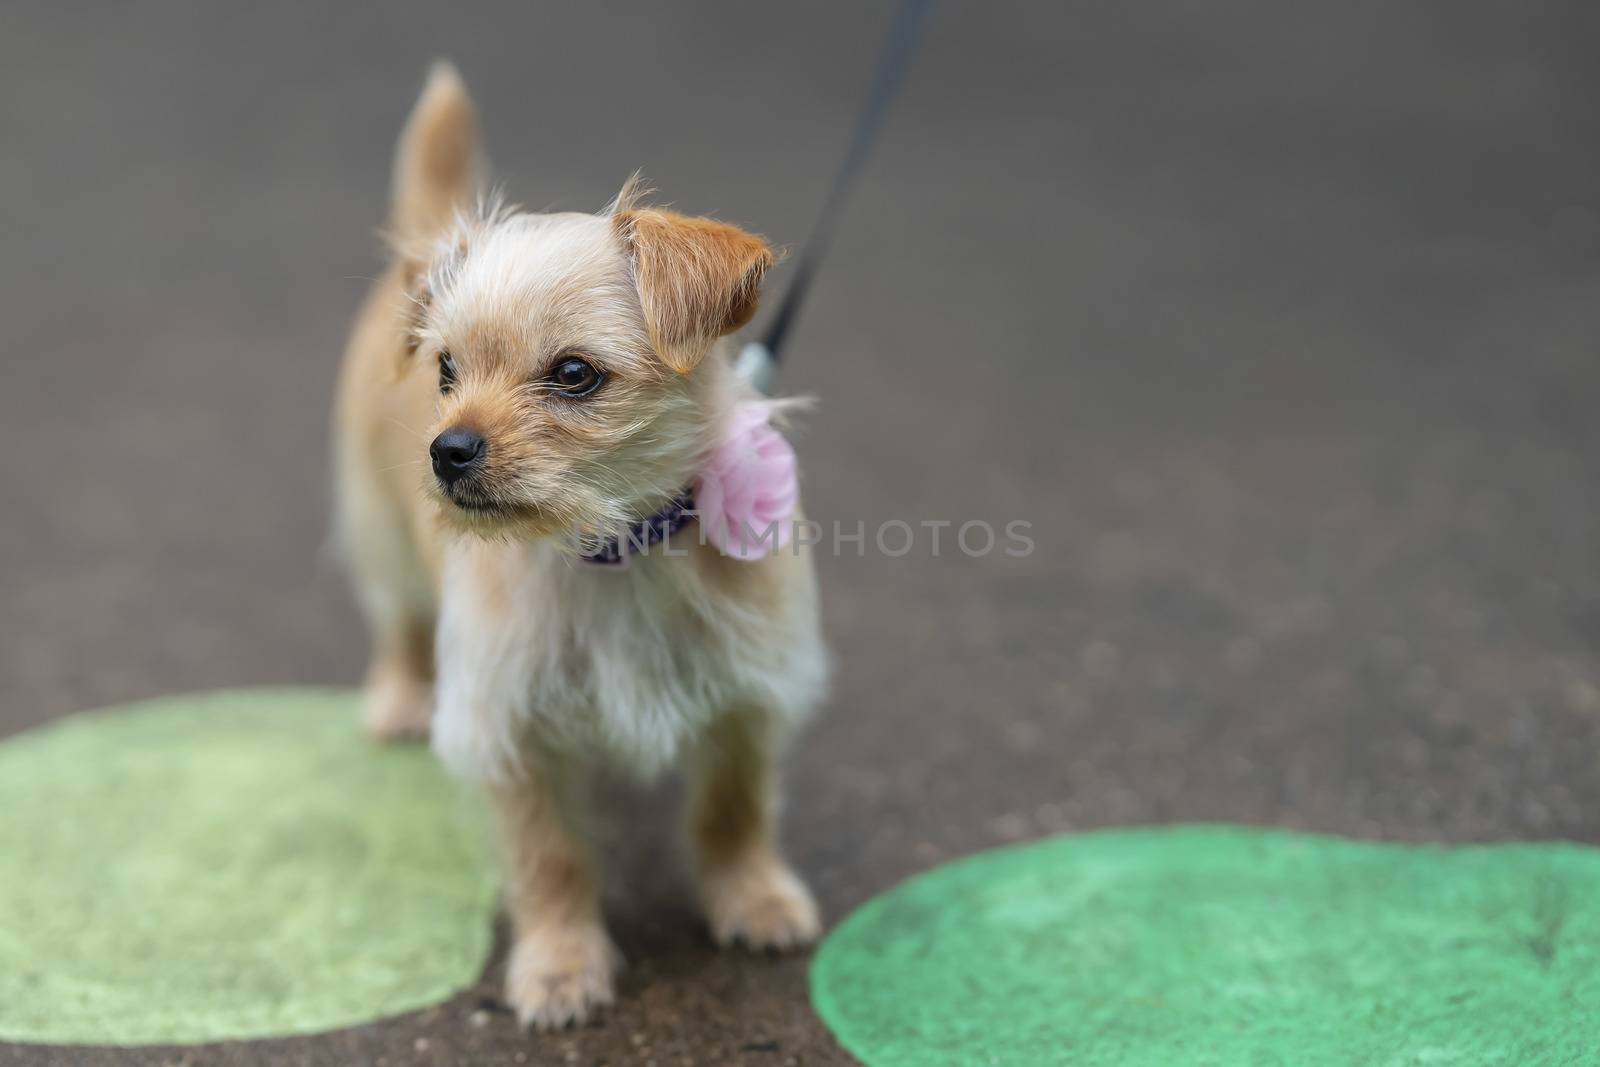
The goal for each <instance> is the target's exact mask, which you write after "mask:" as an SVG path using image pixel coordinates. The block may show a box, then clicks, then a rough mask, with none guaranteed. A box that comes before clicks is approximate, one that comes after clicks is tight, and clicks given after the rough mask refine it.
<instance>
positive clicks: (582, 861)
mask: <svg viewBox="0 0 1600 1067" xmlns="http://www.w3.org/2000/svg"><path fill="white" fill-rule="evenodd" d="M576 774H577V772H576V769H575V768H572V767H569V766H565V765H564V764H563V763H562V762H560V761H556V760H551V759H545V760H541V761H540V762H539V763H538V764H537V765H536V766H534V767H532V768H530V770H529V771H528V772H527V773H526V775H525V776H524V777H522V778H521V779H519V780H518V781H516V782H514V783H510V784H503V785H498V786H495V787H493V788H492V789H491V790H490V799H491V802H492V805H493V807H494V809H495V814H496V815H497V817H498V821H499V824H500V834H501V839H502V854H503V855H504V858H505V864H506V910H507V911H508V912H509V913H510V915H511V921H512V925H513V928H514V932H515V942H514V944H513V945H512V948H511V958H510V961H509V963H508V964H507V966H506V999H507V1000H509V1001H510V1003H511V1007H512V1008H513V1009H514V1010H515V1011H516V1013H517V1018H518V1020H520V1021H521V1023H522V1024H523V1025H524V1026H530V1025H531V1026H537V1027H538V1028H539V1029H541V1030H549V1029H556V1028H559V1027H563V1026H567V1025H570V1024H578V1023H582V1022H584V1021H585V1020H586V1019H588V1018H589V1016H590V1015H591V1014H592V1013H593V1012H594V1011H595V1009H597V1008H600V1007H603V1006H605V1005H607V1004H610V1003H611V1000H612V973H613V971H614V970H615V969H616V963H617V953H616V949H615V948H613V947H612V945H611V939H610V938H609V937H607V936H606V931H605V926H604V925H603V923H602V921H601V917H600V893H599V884H598V882H597V880H596V877H595V872H594V867H593V864H592V863H591V861H590V857H589V852H588V849H587V847H586V846H585V844H584V842H583V840H582V839H581V837H580V836H579V834H578V830H577V827H576V826H575V825H574V823H575V815H576V813H575V811H574V804H573V801H574V786H575V784H576V783H574V781H573V778H574V777H575V776H576Z"/></svg>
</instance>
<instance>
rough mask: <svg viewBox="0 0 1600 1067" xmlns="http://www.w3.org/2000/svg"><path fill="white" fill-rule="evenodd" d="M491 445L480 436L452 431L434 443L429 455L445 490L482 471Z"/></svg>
mask: <svg viewBox="0 0 1600 1067" xmlns="http://www.w3.org/2000/svg"><path fill="white" fill-rule="evenodd" d="M488 451H489V445H488V442H486V441H485V440H484V439H483V436H482V435H481V434H478V433H476V432H474V431H472V430H465V429H462V428H461V427H459V426H455V427H452V428H451V429H448V430H446V431H445V432H444V433H442V434H440V435H439V436H438V437H435V438H434V439H433V444H431V445H429V446H428V455H429V456H430V457H432V459H433V474H434V477H436V478H438V479H439V481H440V482H441V483H442V484H443V485H444V487H445V488H446V489H449V488H450V487H451V486H453V485H455V484H456V483H457V482H459V481H460V480H461V479H463V478H466V477H469V476H471V475H473V474H475V473H477V471H478V470H479V469H480V468H482V466H483V457H484V453H486V452H488Z"/></svg>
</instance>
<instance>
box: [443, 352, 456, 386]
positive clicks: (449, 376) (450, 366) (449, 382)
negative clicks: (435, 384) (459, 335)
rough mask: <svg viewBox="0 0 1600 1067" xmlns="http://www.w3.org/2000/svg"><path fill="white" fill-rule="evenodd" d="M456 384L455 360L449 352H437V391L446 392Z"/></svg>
mask: <svg viewBox="0 0 1600 1067" xmlns="http://www.w3.org/2000/svg"><path fill="white" fill-rule="evenodd" d="M455 385H456V361H455V360H454V359H451V358H450V353H448V352H440V353H439V392H441V393H448V392H449V391H450V390H451V389H454V388H455Z"/></svg>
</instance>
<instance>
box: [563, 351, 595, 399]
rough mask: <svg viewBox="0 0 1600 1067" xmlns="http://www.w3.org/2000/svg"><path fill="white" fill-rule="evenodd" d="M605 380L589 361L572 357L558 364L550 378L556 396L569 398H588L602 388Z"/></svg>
mask: <svg viewBox="0 0 1600 1067" xmlns="http://www.w3.org/2000/svg"><path fill="white" fill-rule="evenodd" d="M605 380H606V376H605V375H604V374H601V373H600V372H599V371H598V370H596V369H595V368H594V367H593V366H592V365H591V364H590V363H589V362H588V361H587V360H582V359H577V358H572V357H569V358H567V359H563V360H562V361H561V362H559V363H557V364H556V365H555V369H553V370H552V371H551V372H550V378H549V381H550V384H551V385H553V386H555V388H556V395H558V396H569V397H580V396H588V395H589V394H590V393H592V392H594V391H595V390H596V389H598V388H600V383H601V382H603V381H605Z"/></svg>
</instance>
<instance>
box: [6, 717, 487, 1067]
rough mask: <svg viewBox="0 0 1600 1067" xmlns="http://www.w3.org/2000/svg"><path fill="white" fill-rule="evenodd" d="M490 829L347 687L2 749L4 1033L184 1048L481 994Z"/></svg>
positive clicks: (74, 726)
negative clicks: (376, 729)
mask: <svg viewBox="0 0 1600 1067" xmlns="http://www.w3.org/2000/svg"><path fill="white" fill-rule="evenodd" d="M485 844H486V843H485V838H484V833H483V823H482V819H481V816H480V814H479V812H478V810H477V806H476V804H475V803H474V802H473V801H472V800H471V798H470V796H469V795H468V794H466V793H465V792H463V791H462V790H461V789H459V788H458V787H457V786H456V785H455V784H454V783H452V782H450V781H449V780H448V779H447V778H446V777H445V776H444V775H443V774H442V772H440V771H439V769H438V768H437V767H436V766H435V764H434V761H433V760H432V758H431V757H430V754H429V753H428V752H427V750H426V748H425V747H422V746H410V747H404V748H380V747H378V746H375V745H373V744H372V743H370V742H368V741H367V740H366V739H365V738H364V737H363V736H362V735H361V733H360V730H359V728H358V727H357V713H356V700H355V698H354V697H353V696H352V695H351V694H349V693H346V692H334V691H324V690H307V689H277V690H271V689H266V690H240V691H229V692H219V693H212V694H202V695H195V696H185V697H173V698H169V699H163V700H156V701H151V702H149V703H144V704H138V705H133V706H130V707H127V708H120V709H110V710H107V711H103V712H96V713H93V714H85V715H75V716H71V717H69V718H67V719H64V720H61V721H59V722H56V723H53V724H51V725H48V726H45V727H42V728H40V729H37V730H33V731H30V732H28V733H24V734H22V735H20V736H18V737H15V738H12V739H10V740H7V741H5V742H4V743H0V1040H7V1041H22V1042H43V1043H50V1044H86V1045H99V1044H106V1045H138V1044H152V1043H162V1044H169V1043H172V1044H178V1043H189V1042H199V1041H215V1040H223V1039H229V1038H247V1037H267V1036H278V1035H285V1034H296V1033H308V1032H314V1031H320V1030H329V1029H333V1028H336V1027H340V1026H349V1025H353V1024H356V1023H362V1022H369V1021H371V1020H373V1019H376V1018H379V1017H382V1016H385V1015H392V1014H395V1013H398V1012H403V1011H407V1010H410V1009H414V1008H418V1007H422V1006H425V1005H429V1004H434V1003H437V1002H439V1001H441V1000H443V999H445V998H446V997H448V996H449V995H450V994H451V993H453V992H455V991H456V990H459V989H461V988H463V987H465V986H467V985H470V984H471V983H472V982H473V981H475V980H476V978H477V977H478V975H479V973H480V972H481V970H482V968H483V965H484V961H485V958H486V956H487V954H488V950H489V940H490V936H491V921H492V918H493V904H494V878H493V874H492V864H491V862H490V860H489V854H488V851H487V849H486V847H485Z"/></svg>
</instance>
